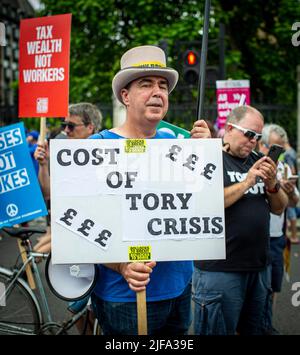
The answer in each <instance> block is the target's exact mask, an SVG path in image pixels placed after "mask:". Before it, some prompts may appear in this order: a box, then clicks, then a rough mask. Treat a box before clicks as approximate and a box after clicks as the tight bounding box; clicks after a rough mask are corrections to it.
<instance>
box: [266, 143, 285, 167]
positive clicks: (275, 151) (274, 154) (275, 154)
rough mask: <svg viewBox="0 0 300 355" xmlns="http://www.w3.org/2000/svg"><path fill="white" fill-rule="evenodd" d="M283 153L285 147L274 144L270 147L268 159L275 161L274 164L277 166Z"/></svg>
mask: <svg viewBox="0 0 300 355" xmlns="http://www.w3.org/2000/svg"><path fill="white" fill-rule="evenodd" d="M282 152H283V147H282V146H281V145H278V144H273V145H271V147H270V150H269V153H268V157H270V158H271V159H272V160H273V162H274V163H275V164H276V163H277V161H278V158H279V156H280V154H281V153H282Z"/></svg>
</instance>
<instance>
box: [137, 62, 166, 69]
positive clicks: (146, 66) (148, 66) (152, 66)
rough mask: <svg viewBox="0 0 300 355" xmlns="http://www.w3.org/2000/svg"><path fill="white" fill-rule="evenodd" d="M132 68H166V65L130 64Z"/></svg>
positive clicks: (160, 63) (157, 63)
mask: <svg viewBox="0 0 300 355" xmlns="http://www.w3.org/2000/svg"><path fill="white" fill-rule="evenodd" d="M132 66H133V67H142V68H157V67H159V68H166V65H165V64H164V63H162V62H140V63H135V64H132Z"/></svg>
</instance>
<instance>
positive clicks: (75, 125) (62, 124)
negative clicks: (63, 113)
mask: <svg viewBox="0 0 300 355" xmlns="http://www.w3.org/2000/svg"><path fill="white" fill-rule="evenodd" d="M84 125H85V124H84V123H73V122H68V121H65V122H62V123H61V128H62V129H65V128H66V127H68V129H69V130H70V131H71V132H72V131H74V128H75V127H78V126H84Z"/></svg>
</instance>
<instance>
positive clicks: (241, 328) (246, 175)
mask: <svg viewBox="0 0 300 355" xmlns="http://www.w3.org/2000/svg"><path fill="white" fill-rule="evenodd" d="M263 126H264V119H263V116H262V115H261V113H260V112H259V111H257V110H256V109H255V108H253V107H250V106H241V107H237V108H235V109H234V110H233V111H232V112H231V113H230V114H229V116H228V117H227V121H226V128H225V135H224V151H223V170H224V200H225V201H224V202H225V230H226V259H225V260H215V261H214V260H213V261H196V262H195V266H196V268H195V272H194V280H193V281H194V289H195V297H194V299H195V319H194V324H195V333H196V334H236V333H239V334H263V331H264V329H263V313H264V310H265V304H266V300H267V295H268V292H269V290H268V287H267V283H268V274H267V264H268V257H269V219H270V212H272V213H274V214H281V213H282V212H283V210H284V208H285V207H286V205H287V196H286V194H285V193H284V192H283V190H282V189H281V188H280V185H279V184H278V182H277V179H276V164H275V163H274V162H273V161H272V160H271V159H270V158H269V157H266V156H263V155H261V154H259V153H256V152H255V151H254V149H255V148H256V145H257V141H259V139H260V138H261V132H262V129H263Z"/></svg>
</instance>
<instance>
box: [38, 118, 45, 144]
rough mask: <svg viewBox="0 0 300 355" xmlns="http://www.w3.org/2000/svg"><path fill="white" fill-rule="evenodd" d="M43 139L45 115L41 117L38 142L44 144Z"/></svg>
mask: <svg viewBox="0 0 300 355" xmlns="http://www.w3.org/2000/svg"><path fill="white" fill-rule="evenodd" d="M45 139H46V117H41V121H40V137H39V142H40V143H41V144H44V143H45Z"/></svg>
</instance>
